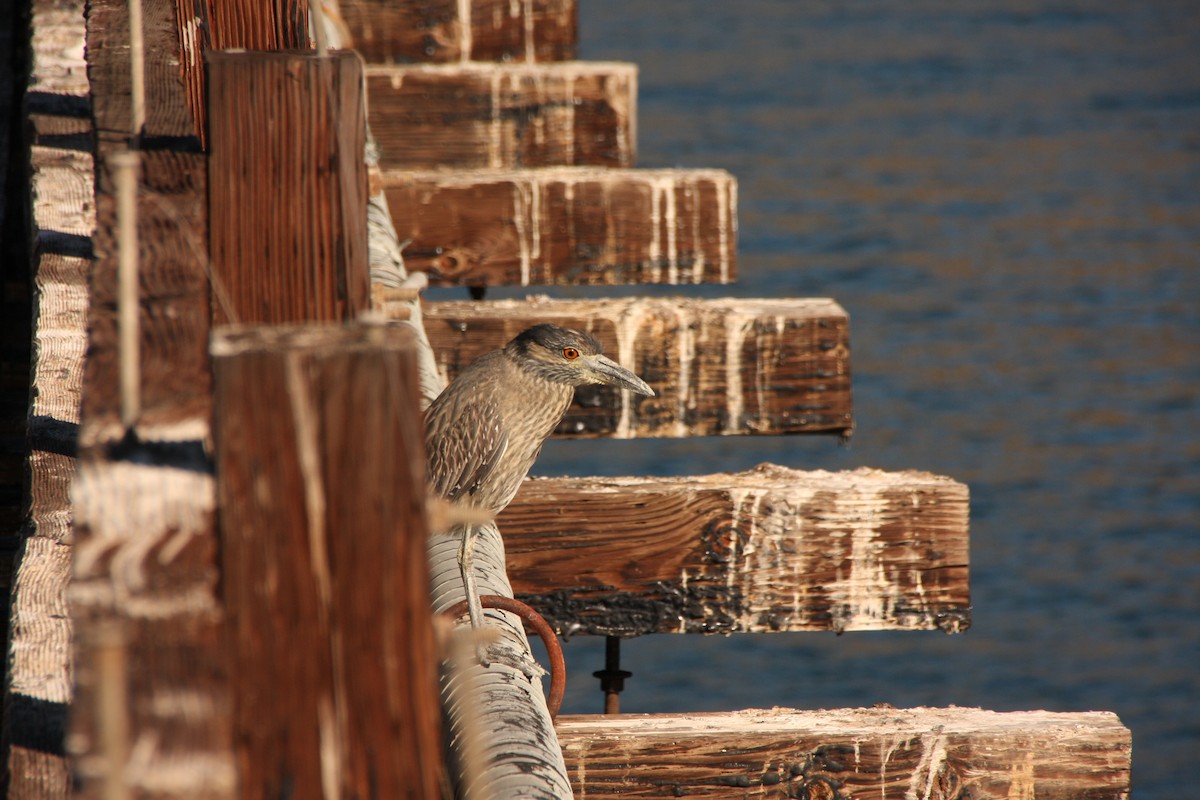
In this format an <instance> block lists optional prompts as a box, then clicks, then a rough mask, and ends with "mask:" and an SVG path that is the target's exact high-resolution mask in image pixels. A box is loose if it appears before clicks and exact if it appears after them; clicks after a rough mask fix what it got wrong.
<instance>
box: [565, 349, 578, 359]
mask: <svg viewBox="0 0 1200 800" xmlns="http://www.w3.org/2000/svg"><path fill="white" fill-rule="evenodd" d="M563 358H566V359H569V360H571V361H574V360H575V359H577V358H579V351H578V350H576V349H575V348H574V347H564V348H563Z"/></svg>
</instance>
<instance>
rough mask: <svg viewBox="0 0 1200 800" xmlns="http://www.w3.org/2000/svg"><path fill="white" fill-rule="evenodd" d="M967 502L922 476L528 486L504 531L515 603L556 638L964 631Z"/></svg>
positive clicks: (752, 473) (791, 473)
mask: <svg viewBox="0 0 1200 800" xmlns="http://www.w3.org/2000/svg"><path fill="white" fill-rule="evenodd" d="M968 505H969V503H968V491H967V487H966V486H965V485H963V484H961V483H958V482H956V481H953V480H951V479H949V478H944V477H940V476H936V475H930V474H928V473H924V472H881V471H879V470H870V469H859V470H855V471H850V472H801V471H798V470H793V469H788V468H786V467H779V466H774V465H769V464H764V465H762V466H759V467H757V468H756V469H753V470H749V471H747V472H740V473H736V474H717V475H702V476H696V477H687V478H542V479H530V480H527V481H526V482H525V484H524V485H523V486H522V487H521V491H520V492H519V493H518V494H517V496H516V498H515V499H514V500H513V502H512V503H511V504H510V505H509V506H508V508H507V509H505V510H504V511H503V512H502V513H501V514H500V517H499V519H498V523H499V525H500V530H501V531H502V532H503V533H504V540H505V550H506V552H507V553H508V568H509V577H510V579H511V580H512V585H513V591H514V592H516V594H517V596H518V597H519V598H520V599H522V600H524V601H525V602H527V603H529V604H530V605H532V606H533V607H534V608H536V609H538V611H539V612H540V613H541V614H542V615H543V616H544V617H546V619H547V620H548V621H549V622H550V624H551V625H553V626H554V627H555V629H556V630H558V631H559V632H560V633H566V632H571V633H588V634H605V635H619V636H635V635H641V634H647V633H740V632H751V633H763V632H771V631H829V630H832V631H837V632H839V633H840V632H842V631H864V630H943V631H946V632H951V633H955V632H959V631H962V630H965V629H966V628H967V627H968V626H969V625H970V620H971V597H970V585H969V567H968V563H969V555H968V537H969V534H968V527H969V523H968Z"/></svg>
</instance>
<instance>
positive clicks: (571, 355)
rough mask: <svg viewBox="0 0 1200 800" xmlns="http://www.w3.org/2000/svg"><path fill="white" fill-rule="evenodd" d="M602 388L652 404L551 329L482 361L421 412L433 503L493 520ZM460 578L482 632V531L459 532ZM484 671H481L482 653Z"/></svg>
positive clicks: (583, 340) (594, 346)
mask: <svg viewBox="0 0 1200 800" xmlns="http://www.w3.org/2000/svg"><path fill="white" fill-rule="evenodd" d="M589 384H591V385H597V384H598V385H607V386H616V387H620V388H622V389H628V390H629V391H631V392H634V393H635V394H639V395H643V396H647V397H653V396H654V390H653V389H651V388H650V386H649V385H648V384H647V383H646V382H645V381H643V380H642V379H641V378H639V377H638V376H637V375H635V374H634V373H633V372H631V371H629V370H627V369H625V368H624V367H622V366H621V365H620V364H618V363H616V362H615V361H613V360H612V359H610V358H608V357H607V356H605V355H604V350H603V348H602V347H601V345H600V342H599V341H597V340H596V338H595V337H594V336H592V335H591V334H589V333H586V332H584V331H578V330H572V329H569V328H563V327H559V326H558V325H552V324H548V323H544V324H540V325H534V326H533V327H530V328H527V329H526V330H524V331H522V332H521V333H519V334H517V336H515V337H514V338H513V339H512V340H511V341H509V342H508V343H507V344H506V345H504V346H503V347H502V348H500V349H497V350H493V351H491V352H489V353H486V354H485V355H483V356H480V357H479V358H478V359H476V360H475V361H474V362H472V363H471V364H470V365H468V366H467V367H466V368H465V369H463V370H462V371H461V372H460V373H459V374H458V376H457V377H456V378H455V379H454V380H453V381H452V382H451V383H450V385H449V386H447V387H446V388H445V389H444V390H443V391H442V392H441V393H440V394H439V395H438V396H437V398H436V399H435V400H434V401H433V402H432V403H431V404H430V406H429V408H428V409H426V411H425V420H424V421H425V453H426V474H427V478H428V483H429V488H430V492H431V494H432V495H433V496H435V497H437V498H439V499H441V500H443V501H445V502H447V503H449V504H450V506H451V507H455V506H457V507H459V508H462V509H463V510H470V511H475V512H482V513H485V514H486V515H488V516H489V517H491V518H494V517H495V516H496V515H498V514H499V513H500V512H501V511H503V510H504V508H505V507H506V506H507V505H508V504H509V503H510V502H511V501H512V499H513V497H514V496H515V495H516V493H517V489H519V488H520V486H521V482H522V481H523V480H525V476H526V475H527V474H528V473H529V469H530V467H532V466H533V463H534V461H536V460H537V457H538V454H539V453H540V452H541V449H542V444H543V443H544V442H545V441H546V438H547V437H548V436H549V435H550V434H551V433H552V432H553V431H554V429H555V428H556V427H557V426H558V423H559V422H560V421H561V420H562V418H563V415H564V414H565V413H566V411H567V409H568V408H569V407H570V405H571V400H572V399H573V398H574V396H575V389H576V387H579V386H585V385H589ZM458 527H460V528H461V536H462V538H461V541H460V544H459V551H458V563H459V569H460V570H461V572H462V579H463V588H464V590H465V592H466V596H467V608H468V613H469V615H470V620H471V627H472V628H473V629H476V630H478V629H479V628H480V627H481V626H482V625H483V609H482V606H481V605H480V603H479V594H478V592H477V590H476V588H475V573H474V571H473V565H472V557H473V554H474V545H475V534H476V532H477V531H478V529H479V528H480V527H481V526H480V525H478V524H474V523H460V524H459V526H458ZM479 657H480V661H481V662H482V663H483V665H484V666H487V658H486V655H485V654H484V653H483V651H482V648H481V649H480V653H479Z"/></svg>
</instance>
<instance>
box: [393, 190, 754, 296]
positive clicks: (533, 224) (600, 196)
mask: <svg viewBox="0 0 1200 800" xmlns="http://www.w3.org/2000/svg"><path fill="white" fill-rule="evenodd" d="M383 181H384V189H385V192H386V195H387V201H388V206H389V208H390V210H391V214H392V219H393V220H395V223H396V232H397V234H398V235H399V237H400V240H401V241H404V240H405V239H409V240H411V242H410V243H409V245H408V247H407V248H405V250H404V259H405V263H406V265H407V266H408V267H409V268H410V269H416V270H420V271H423V272H427V273H429V276H430V281H431V282H432V283H434V284H440V285H445V286H500V285H506V284H507V285H520V286H529V285H533V284H607V285H614V284H626V283H656V284H694V283H731V282H733V281H734V279H736V277H737V257H736V252H735V250H736V244H737V184H736V182H735V181H734V178H733V176H732V175H730V174H729V173H728V172H725V171H723V170H712V169H709V170H697V169H666V170H636V169H631V170H626V169H599V168H588V167H547V168H543V169H528V170H513V171H498V170H497V171H492V170H482V171H467V172H438V171H416V172H400V171H391V172H385V173H384V175H383Z"/></svg>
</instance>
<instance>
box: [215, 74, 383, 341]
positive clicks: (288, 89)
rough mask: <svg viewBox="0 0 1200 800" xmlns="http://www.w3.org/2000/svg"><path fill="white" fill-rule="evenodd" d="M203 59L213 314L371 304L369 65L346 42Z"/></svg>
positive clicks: (323, 310)
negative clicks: (365, 92) (332, 48)
mask: <svg viewBox="0 0 1200 800" xmlns="http://www.w3.org/2000/svg"><path fill="white" fill-rule="evenodd" d="M208 65H209V89H210V91H209V135H210V137H211V151H212V153H211V157H210V163H209V180H210V181H211V185H212V190H211V192H210V201H209V214H210V219H211V222H210V241H211V251H212V268H213V276H214V281H213V282H214V287H216V289H219V291H214V299H215V301H216V302H215V303H214V309H213V313H214V317H215V319H216V320H217V322H218V323H228V322H240V323H251V322H262V323H276V324H278V323H287V322H299V321H304V320H328V321H333V320H342V319H351V318H353V317H354V316H356V315H357V314H358V313H360V312H362V311H366V310H367V309H368V308H370V302H371V300H370V291H371V289H370V279H369V272H368V267H367V170H366V164H365V163H364V161H363V149H364V147H365V146H366V130H365V127H364V108H363V96H362V62H361V61H360V60H359V59H358V56H356V55H355V54H354V53H352V52H349V51H339V52H336V53H332V54H330V55H327V56H326V55H321V56H318V55H314V54H311V53H265V52H213V53H210V54H209V56H208ZM264 119H266V120H270V121H271V124H264Z"/></svg>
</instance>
